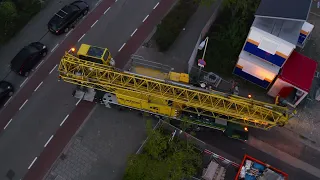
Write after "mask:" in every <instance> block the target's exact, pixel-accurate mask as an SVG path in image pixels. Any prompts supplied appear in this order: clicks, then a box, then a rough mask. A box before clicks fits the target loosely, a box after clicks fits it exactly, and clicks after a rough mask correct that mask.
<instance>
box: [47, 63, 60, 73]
mask: <svg viewBox="0 0 320 180" xmlns="http://www.w3.org/2000/svg"><path fill="white" fill-rule="evenodd" d="M57 66H58V64H56V65H55V66H54V67H53V68H52V69H51V71H50V72H49V74H51V73H52V72H53V71H54V69H56V68H57Z"/></svg>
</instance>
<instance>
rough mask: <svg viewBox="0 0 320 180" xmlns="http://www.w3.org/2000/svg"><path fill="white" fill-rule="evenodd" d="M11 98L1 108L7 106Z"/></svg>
mask: <svg viewBox="0 0 320 180" xmlns="http://www.w3.org/2000/svg"><path fill="white" fill-rule="evenodd" d="M11 98H12V96H11V97H10V98H9V99H8V100H7V102H6V103H5V104H4V105H3V106H6V105H8V103H9V102H10V100H11Z"/></svg>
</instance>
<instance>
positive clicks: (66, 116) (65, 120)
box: [60, 114, 69, 126]
mask: <svg viewBox="0 0 320 180" xmlns="http://www.w3.org/2000/svg"><path fill="white" fill-rule="evenodd" d="M68 117H69V114H68V115H66V117H65V118H64V119H63V121H62V122H61V123H60V126H62V125H63V123H64V122H65V121H66V120H67V119H68Z"/></svg>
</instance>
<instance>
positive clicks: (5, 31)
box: [0, 0, 41, 44]
mask: <svg viewBox="0 0 320 180" xmlns="http://www.w3.org/2000/svg"><path fill="white" fill-rule="evenodd" d="M40 9H41V3H40V1H39V0H12V1H11V0H4V1H2V2H0V44H3V43H5V42H6V41H8V40H9V39H10V38H11V37H12V36H14V35H15V34H16V33H17V32H18V31H19V30H20V29H21V28H23V27H24V26H25V25H26V24H27V23H28V21H29V20H30V19H31V18H32V16H34V15H35V14H37V13H38V12H39V11H40Z"/></svg>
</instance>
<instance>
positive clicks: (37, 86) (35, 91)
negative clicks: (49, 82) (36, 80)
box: [34, 81, 43, 92]
mask: <svg viewBox="0 0 320 180" xmlns="http://www.w3.org/2000/svg"><path fill="white" fill-rule="evenodd" d="M42 83H43V81H41V83H40V84H39V85H38V86H37V87H36V89H35V90H34V92H36V91H37V90H38V89H39V87H40V86H41V85H42Z"/></svg>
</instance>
